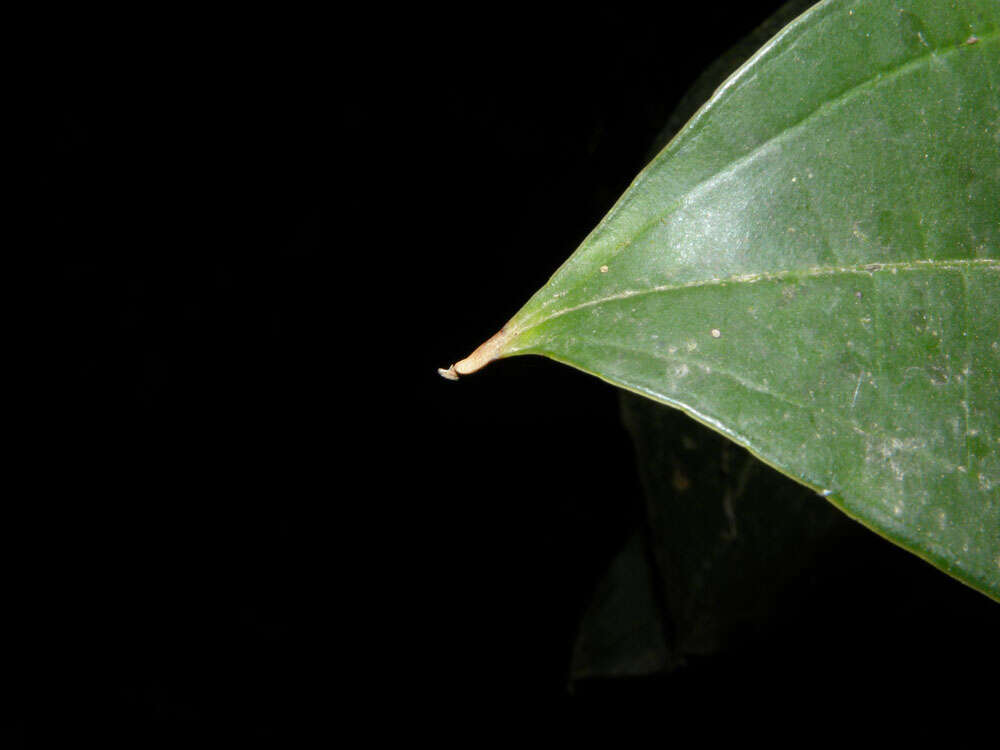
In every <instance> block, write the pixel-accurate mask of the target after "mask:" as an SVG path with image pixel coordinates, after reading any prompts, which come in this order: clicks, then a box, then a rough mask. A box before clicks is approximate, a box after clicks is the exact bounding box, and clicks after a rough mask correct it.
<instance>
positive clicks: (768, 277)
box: [517, 258, 1000, 334]
mask: <svg viewBox="0 0 1000 750" xmlns="http://www.w3.org/2000/svg"><path fill="white" fill-rule="evenodd" d="M979 267H982V268H986V269H997V270H1000V260H998V259H996V258H955V259H940V258H931V259H926V260H910V261H898V262H895V263H859V264H857V265H853V266H817V267H813V268H804V269H799V268H794V269H789V270H787V271H773V272H772V271H762V272H759V273H747V274H738V275H735V276H727V277H722V278H712V279H698V280H696V281H687V282H684V283H681V284H663V285H659V286H653V287H648V288H645V289H626V290H623V291H621V292H616V293H614V294H609V295H606V296H604V297H598V298H596V299H592V300H587V301H586V302H581V303H580V304H578V305H573V306H572V307H566V308H563V309H562V310H557V311H556V312H553V313H551V314H550V315H547V316H545V317H544V318H541V319H540V320H537V321H535V322H533V323H531V324H529V325H526V326H523V327H518V329H517V333H518V334H522V333H525V332H527V331H530V330H532V329H535V328H538V327H540V326H542V325H544V324H545V323H547V322H549V321H550V320H553V319H555V318H559V317H562V316H563V315H568V314H569V313H573V312H577V311H579V310H583V309H586V308H588V307H596V306H598V305H604V304H607V303H609V302H617V301H620V300H624V299H632V298H634V297H641V296H645V295H647V294H664V293H667V292H674V291H678V290H681V289H694V288H697V287H704V286H724V285H727V284H753V283H757V282H760V281H785V280H788V279H795V278H816V277H821V276H836V275H839V274H866V275H869V276H871V275H874V274H876V273H881V272H884V271H888V272H889V273H898V272H900V271H904V272H905V271H926V270H931V271H962V272H964V271H966V270H968V269H970V268H979Z"/></svg>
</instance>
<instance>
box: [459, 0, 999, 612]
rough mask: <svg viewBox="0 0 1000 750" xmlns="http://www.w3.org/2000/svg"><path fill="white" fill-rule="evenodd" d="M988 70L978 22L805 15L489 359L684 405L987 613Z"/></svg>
mask: <svg viewBox="0 0 1000 750" xmlns="http://www.w3.org/2000/svg"><path fill="white" fill-rule="evenodd" d="M997 71H1000V3H996V2H994V1H993V0H966V2H962V3H957V4H952V5H948V6H947V7H945V6H944V5H942V4H940V3H934V2H930V0H912V1H911V2H906V3H903V2H883V1H882V0H868V1H866V2H864V1H860V0H859V1H855V2H848V1H846V0H827V1H826V2H821V3H819V4H818V5H816V6H814V8H812V9H811V10H809V11H807V12H806V13H805V14H803V15H802V16H800V17H799V18H798V19H796V20H795V21H794V22H793V23H791V24H790V25H789V26H787V27H786V28H785V29H784V30H783V31H782V32H780V33H779V34H778V35H777V36H776V37H775V38H774V39H773V40H772V41H771V42H769V43H768V44H767V45H765V47H764V48H763V49H762V50H761V51H760V52H758V54H757V55H755V56H754V57H753V58H751V59H750V60H749V61H748V62H747V63H746V64H745V65H744V66H743V67H741V68H740V69H739V70H738V71H737V72H736V73H735V74H734V75H733V76H731V77H730V78H729V79H728V80H727V81H726V82H725V83H724V84H723V85H722V86H721V87H720V89H719V90H718V91H717V92H716V94H715V95H714V96H713V97H712V98H711V99H710V100H709V102H708V103H707V104H706V105H705V106H704V107H702V108H701V109H700V110H699V111H698V113H696V115H695V116H694V117H693V118H692V120H691V121H690V122H689V123H688V125H687V126H686V127H685V128H684V129H682V130H681V132H680V133H678V135H677V136H676V137H675V138H674V139H673V140H672V141H671V142H670V143H669V144H668V145H667V146H666V147H665V148H664V150H663V151H662V152H661V153H660V154H659V155H658V156H657V157H656V158H655V159H654V160H653V161H652V162H651V164H650V165H649V166H648V167H647V168H646V169H645V170H644V171H643V172H642V173H641V174H640V175H639V177H637V179H636V180H635V181H634V182H633V184H632V186H631V187H630V188H629V189H628V190H627V191H626V193H625V194H624V195H623V196H622V198H621V199H620V200H619V201H618V203H616V205H615V206H614V207H613V208H612V209H611V211H610V212H609V214H608V215H607V216H606V217H605V219H603V220H602V221H601V223H600V224H599V225H598V226H597V227H596V228H595V230H594V231H593V232H592V233H591V234H590V235H589V236H588V237H587V239H586V240H585V241H584V243H583V244H582V245H581V246H580V248H579V249H578V250H577V251H576V252H575V253H574V254H573V255H572V256H571V257H570V259H569V260H567V262H566V263H565V264H563V266H562V267H561V268H560V269H559V270H558V271H557V272H556V274H555V275H554V276H553V277H552V279H550V281H549V282H548V284H546V286H545V287H543V288H542V289H541V290H539V292H538V293H536V295H534V296H533V297H532V299H531V300H529V302H528V303H527V304H526V305H525V306H524V308H522V310H521V311H520V312H519V313H518V314H517V315H516V316H515V317H514V318H513V319H512V321H511V322H510V323H509V324H508V325H507V326H505V329H504V332H503V333H502V335H501V337H500V340H499V343H498V340H496V339H494V340H492V341H493V342H494V345H493V348H492V349H491V350H490V351H489V352H488V355H489V356H488V357H480V359H481V360H483V361H485V360H487V359H492V358H494V357H497V356H510V355H513V354H527V353H534V354H542V355H545V356H548V357H551V358H552V359H555V360H557V361H561V362H564V363H567V364H570V365H571V366H574V367H577V368H579V369H581V370H584V371H586V372H590V373H591V374H594V375H596V376H597V377H600V378H602V379H604V380H606V381H608V382H611V383H614V384H615V385H618V386H620V387H623V388H626V389H628V390H631V391H634V392H636V393H640V394H642V395H645V396H648V397H651V398H654V399H656V400H658V401H661V402H663V403H667V404H670V405H673V406H676V407H679V408H681V409H683V410H684V411H686V412H687V413H688V414H690V415H692V416H694V417H695V418H696V419H698V420H699V421H702V422H703V423H705V424H707V425H708V426H710V427H712V428H713V429H716V430H718V431H719V432H721V433H723V434H725V435H727V436H728V437H730V438H731V439H733V440H735V441H736V442H738V443H740V444H741V445H744V446H745V447H747V448H748V449H749V450H751V452H753V453H754V454H755V455H756V456H757V457H758V458H760V459H762V460H763V461H765V462H766V463H768V464H770V465H771V466H773V467H775V468H777V469H778V470H779V471H782V472H783V473H786V474H788V475H789V476H792V477H793V478H795V479H797V480H798V481H800V482H802V483H804V484H806V485H808V486H810V487H813V488H814V489H816V490H817V491H820V492H821V493H822V494H824V495H825V496H827V497H828V498H829V499H830V500H831V501H832V502H834V503H835V504H837V505H838V507H840V508H841V509H842V510H844V511H845V512H846V513H848V515H851V516H852V517H854V518H856V519H857V520H859V521H861V522H862V523H864V524H865V525H867V526H869V528H872V529H874V530H876V531H877V532H878V533H880V534H882V535H883V536H886V537H887V538H889V539H891V540H892V541H894V542H896V543H898V544H900V545H902V546H904V547H905V548H907V549H909V550H910V551H912V552H915V553H916V554H918V555H920V556H921V557H923V558H924V559H927V560H929V561H930V562H932V563H933V564H934V565H936V566H938V567H939V568H941V569H942V570H944V571H946V572H948V573H949V574H951V575H953V576H955V577H956V578H959V579H960V580H963V581H965V582H966V583H968V584H970V585H972V586H974V587H976V588H977V589H979V590H981V591H983V592H984V593H986V594H987V595H989V596H992V597H993V598H996V599H1000V458H998V453H1000V450H998V448H1000V396H998V394H1000V344H998V339H1000V318H998V315H997V301H998V300H1000V261H998V257H1000V73H997ZM483 361H477V362H476V365H477V366H480V365H481V364H482V363H484V362H483ZM472 369H474V368H472ZM459 371H460V372H463V370H462V369H461V368H459ZM469 371H471V369H469Z"/></svg>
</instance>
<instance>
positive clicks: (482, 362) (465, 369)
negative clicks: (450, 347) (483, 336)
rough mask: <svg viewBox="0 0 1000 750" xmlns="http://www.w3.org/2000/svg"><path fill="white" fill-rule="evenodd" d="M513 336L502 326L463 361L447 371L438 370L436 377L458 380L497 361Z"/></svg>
mask: <svg viewBox="0 0 1000 750" xmlns="http://www.w3.org/2000/svg"><path fill="white" fill-rule="evenodd" d="M515 335H517V333H516V332H515V331H514V330H512V329H508V328H507V326H504V327H503V328H501V329H500V330H499V331H497V332H496V333H495V334H493V336H491V337H490V338H489V339H487V340H486V341H484V342H483V343H482V344H480V346H479V348H478V349H476V351H474V352H473V353H472V354H470V355H469V356H468V357H466V358H465V359H461V360H459V361H458V362H456V363H455V364H453V365H452V366H451V367H449V368H448V369H444V368H438V375H440V376H441V377H442V378H445V379H447V380H458V376H459V375H471V374H472V373H474V372H475V371H476V370H479V369H482V368H483V367H485V366H486V365H488V364H489V363H490V362H492V361H493V360H495V359H499V358H500V357H501V356H502V354H503V349H504V347H505V346H506V345H507V342H509V341H510V340H511V339H512V338H514V336H515Z"/></svg>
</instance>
